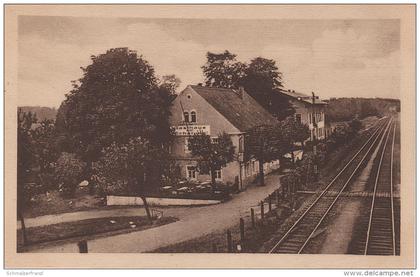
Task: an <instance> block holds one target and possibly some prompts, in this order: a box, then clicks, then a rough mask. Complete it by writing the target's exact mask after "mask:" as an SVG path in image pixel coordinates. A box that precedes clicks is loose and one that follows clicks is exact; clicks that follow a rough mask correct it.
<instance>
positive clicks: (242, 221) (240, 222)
mask: <svg viewBox="0 0 420 277" xmlns="http://www.w3.org/2000/svg"><path fill="white" fill-rule="evenodd" d="M239 229H240V231H241V242H243V241H244V240H245V222H244V219H243V218H242V217H241V218H240V219H239Z"/></svg>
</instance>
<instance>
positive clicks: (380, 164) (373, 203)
mask: <svg viewBox="0 0 420 277" xmlns="http://www.w3.org/2000/svg"><path fill="white" fill-rule="evenodd" d="M385 133H386V132H385ZM385 133H384V134H385ZM390 133H391V129H389V131H388V134H387V136H386V140H385V143H384V147H383V149H382V153H381V157H380V159H379V166H378V170H377V172H376V177H375V185H374V188H373V195H372V204H371V207H370V215H369V223H368V230H367V233H366V243H365V252H364V254H365V255H367V252H368V247H369V239H370V232H371V230H372V220H373V211H374V208H375V202H376V201H375V200H376V192H377V189H378V183H379V175H380V173H381V169H383V168H382V162H383V158H384V155H385V150H386V146H387V142H388V139H389V134H390ZM391 166H392V165H391ZM391 184H392V182H391ZM394 251H395V249H394Z"/></svg>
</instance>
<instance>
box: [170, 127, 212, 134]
mask: <svg viewBox="0 0 420 277" xmlns="http://www.w3.org/2000/svg"><path fill="white" fill-rule="evenodd" d="M172 129H173V130H174V131H175V135H176V136H188V135H190V136H192V135H195V134H199V133H204V134H206V135H210V125H188V126H187V125H180V126H172Z"/></svg>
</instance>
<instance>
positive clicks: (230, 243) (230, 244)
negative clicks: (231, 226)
mask: <svg viewBox="0 0 420 277" xmlns="http://www.w3.org/2000/svg"><path fill="white" fill-rule="evenodd" d="M226 236H227V252H228V253H232V234H231V233H230V230H227V232H226Z"/></svg>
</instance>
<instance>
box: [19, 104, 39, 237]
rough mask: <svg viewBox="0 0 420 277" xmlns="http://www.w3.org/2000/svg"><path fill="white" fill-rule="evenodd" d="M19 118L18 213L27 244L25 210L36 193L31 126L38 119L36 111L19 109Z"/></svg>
mask: <svg viewBox="0 0 420 277" xmlns="http://www.w3.org/2000/svg"><path fill="white" fill-rule="evenodd" d="M17 120H18V124H17V215H18V217H19V219H20V221H21V223H22V234H23V244H26V243H27V242H28V239H27V234H26V227H25V219H24V216H23V212H24V210H25V207H26V205H27V204H28V202H29V200H30V199H31V197H32V196H33V195H34V187H33V186H31V184H30V182H29V181H30V176H31V173H32V167H33V164H34V162H35V155H34V152H33V142H32V138H31V127H32V124H34V123H36V121H37V119H36V116H35V114H34V113H32V112H27V113H26V112H22V110H21V109H18V114H17Z"/></svg>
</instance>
